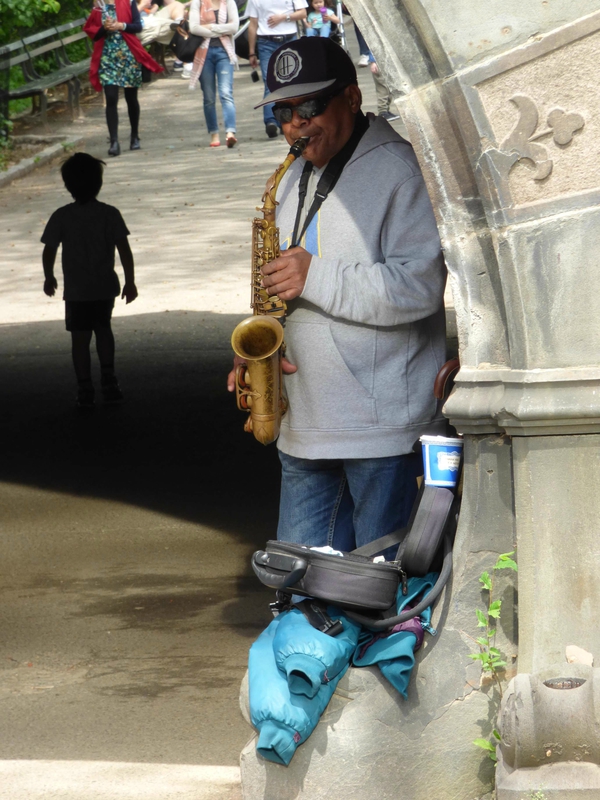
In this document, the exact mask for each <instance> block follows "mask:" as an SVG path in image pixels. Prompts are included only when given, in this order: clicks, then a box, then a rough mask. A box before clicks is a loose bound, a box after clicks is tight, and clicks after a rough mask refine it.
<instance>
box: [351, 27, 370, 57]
mask: <svg viewBox="0 0 600 800" xmlns="http://www.w3.org/2000/svg"><path fill="white" fill-rule="evenodd" d="M354 33H355V34H356V41H357V42H358V50H359V52H360V58H359V59H358V61H357V62H356V64H357V66H359V67H366V66H368V64H369V53H370V50H369V45H368V44H367V43H366V42H365V37H364V36H363V35H362V33H361V32H360V30H359V29H358V25H357V24H356V22H355V23H354Z"/></svg>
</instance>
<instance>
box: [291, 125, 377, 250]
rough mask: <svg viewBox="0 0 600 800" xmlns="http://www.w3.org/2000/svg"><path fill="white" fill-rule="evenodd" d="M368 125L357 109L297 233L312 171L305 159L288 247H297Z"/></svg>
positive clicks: (311, 166)
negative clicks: (351, 123) (338, 150)
mask: <svg viewBox="0 0 600 800" xmlns="http://www.w3.org/2000/svg"><path fill="white" fill-rule="evenodd" d="M368 127H369V121H368V119H367V117H366V116H365V115H364V114H363V113H362V111H359V113H358V114H357V115H356V121H355V123H354V130H353V131H352V136H350V138H349V139H348V141H347V142H346V144H345V145H344V146H343V147H342V149H341V150H340V152H339V153H338V154H337V155H335V156H334V157H333V158H332V159H331V161H330V162H329V163H328V164H327V166H326V167H325V171H324V172H323V174H322V175H321V178H320V179H319V183H318V184H317V189H316V191H315V196H314V199H313V201H312V203H311V206H310V208H309V210H308V213H307V215H306V219H305V220H304V225H303V226H302V230H301V231H300V233H298V227H299V225H300V216H301V214H302V209H303V208H304V201H305V200H306V190H307V188H308V179H309V177H310V173H311V172H312V168H313V165H312V163H311V162H310V161H307V162H306V164H305V166H304V170H303V172H302V176H301V178H300V183H299V185H298V211H297V212H296V222H295V224H294V233H293V236H292V243H291V245H290V247H297V246H298V242H300V241H301V240H302V237H303V236H304V234H305V233H306V229H307V228H308V226H309V225H310V223H311V221H312V219H313V217H314V216H315V214H316V213H317V211H318V210H319V209H320V208H321V205H322V204H323V201H324V200H325V199H326V198H327V195H328V194H329V193H330V192H331V191H332V190H333V187H334V186H335V185H336V183H337V182H338V179H339V177H340V175H341V174H342V171H343V169H344V167H345V166H346V164H347V163H348V161H350V159H351V158H352V154H353V153H354V151H355V150H356V148H357V146H358V143H359V142H360V140H361V139H362V137H363V135H364V134H365V133H366V131H367V129H368Z"/></svg>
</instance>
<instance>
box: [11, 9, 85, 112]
mask: <svg viewBox="0 0 600 800" xmlns="http://www.w3.org/2000/svg"><path fill="white" fill-rule="evenodd" d="M84 22H85V19H84V18H82V19H78V20H75V21H73V22H67V23H65V24H63V25H58V26H55V27H53V28H49V29H47V30H45V31H41V32H40V33H35V34H32V35H31V36H25V37H23V38H22V39H20V40H19V41H18V42H13V43H12V44H8V45H5V46H3V47H0V75H2V76H3V79H2V84H3V86H4V89H3V90H2V91H1V97H0V100H1V107H0V112H1V113H2V115H3V116H4V117H5V118H6V119H7V118H8V101H9V100H18V99H20V98H29V97H31V98H32V99H33V101H34V102H33V109H32V113H37V112H38V111H39V113H40V116H41V119H42V122H43V123H44V124H46V122H47V110H48V91H49V90H50V89H54V88H56V87H57V86H63V85H65V84H66V85H67V88H68V104H69V108H70V110H71V115H72V117H73V119H75V118H76V117H77V116H79V94H80V90H81V84H80V81H79V76H80V75H82V74H84V73H87V72H88V71H89V67H90V54H91V47H90V44H89V39H88V36H87V34H85V33H84V32H83V30H82V26H83V24H84ZM80 40H84V41H85V42H86V52H87V54H88V55H87V57H86V58H84V59H82V60H80V61H75V62H74V61H72V60H71V59H70V58H69V56H68V53H67V46H68V45H70V44H73V43H74V42H77V41H80ZM48 59H50V62H51V68H50V71H49V72H48V73H47V74H41V73H43V72H45V71H46V70H45V69H43V68H41V63H42V61H43V62H45V63H46V64H47V63H48ZM15 66H19V67H21V71H22V73H23V77H24V79H25V83H24V84H23V85H22V86H17V87H11V86H10V84H9V78H8V76H9V74H10V69H11V67H15Z"/></svg>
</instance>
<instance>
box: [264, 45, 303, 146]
mask: <svg viewBox="0 0 600 800" xmlns="http://www.w3.org/2000/svg"><path fill="white" fill-rule="evenodd" d="M293 38H294V39H295V38H296V37H293ZM290 41H292V39H290ZM279 47H281V42H275V41H273V40H271V39H270V38H269V37H268V36H267V37H262V38H261V37H258V38H257V40H256V55H257V56H258V60H259V62H260V71H261V73H262V77H263V82H264V85H265V91H264V94H263V97H266V96H267V95H268V94H269V90H268V88H267V68H268V66H269V59H270V58H271V54H272V53H274V52H275V50H278V49H279ZM273 105H274V103H267V105H266V106H263V119H264V121H265V130H266V132H267V136H268V137H269V139H274V138H275V137H276V136H277V134H278V133H279V125H278V124H277V120H276V119H275V116H274V115H273Z"/></svg>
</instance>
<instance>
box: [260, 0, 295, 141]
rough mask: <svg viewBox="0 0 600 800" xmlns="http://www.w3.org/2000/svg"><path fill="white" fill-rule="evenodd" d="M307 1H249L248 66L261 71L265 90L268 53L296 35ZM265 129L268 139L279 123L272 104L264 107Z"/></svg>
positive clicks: (273, 134)
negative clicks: (258, 68)
mask: <svg viewBox="0 0 600 800" xmlns="http://www.w3.org/2000/svg"><path fill="white" fill-rule="evenodd" d="M307 7H308V3H307V0H248V6H247V7H246V13H247V14H248V16H249V18H250V21H249V25H248V48H249V57H248V60H249V61H250V66H251V67H252V69H256V68H257V67H258V64H259V63H260V71H261V73H262V77H263V81H264V83H265V96H266V95H267V93H268V89H267V67H268V64H269V59H270V58H271V55H272V54H273V53H274V52H275V50H277V49H278V48H279V47H281V46H282V45H283V44H286V43H287V42H292V41H294V40H295V39H297V38H298V22H299V21H300V20H303V19H306V9H307ZM263 118H264V122H265V131H266V134H267V136H268V137H269V139H275V138H276V137H277V135H278V134H279V130H280V126H279V123H278V122H277V120H276V119H275V115H274V114H273V104H272V103H267V104H266V105H265V106H264V107H263Z"/></svg>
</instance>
